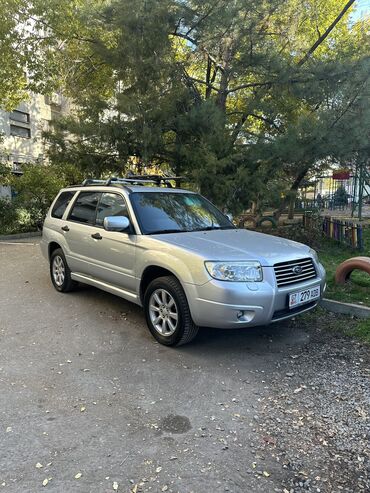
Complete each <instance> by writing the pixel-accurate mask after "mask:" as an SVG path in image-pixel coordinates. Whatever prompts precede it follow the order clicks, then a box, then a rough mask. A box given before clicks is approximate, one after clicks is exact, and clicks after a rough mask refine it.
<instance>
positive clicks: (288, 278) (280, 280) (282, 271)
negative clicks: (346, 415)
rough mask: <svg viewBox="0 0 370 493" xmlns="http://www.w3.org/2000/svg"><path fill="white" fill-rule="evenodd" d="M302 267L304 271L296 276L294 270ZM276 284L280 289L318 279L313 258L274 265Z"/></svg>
mask: <svg viewBox="0 0 370 493" xmlns="http://www.w3.org/2000/svg"><path fill="white" fill-rule="evenodd" d="M295 267H300V268H301V269H302V270H301V272H299V273H298V274H296V273H295V272H294V271H293V269H294V268H295ZM274 271H275V277H276V282H277V285H278V287H279V288H281V287H282V286H288V285H289V284H297V283H298V282H302V281H308V280H309V279H313V278H314V277H316V269H315V266H314V264H313V262H312V259H311V258H302V259H299V260H289V261H288V262H279V263H278V264H275V265H274Z"/></svg>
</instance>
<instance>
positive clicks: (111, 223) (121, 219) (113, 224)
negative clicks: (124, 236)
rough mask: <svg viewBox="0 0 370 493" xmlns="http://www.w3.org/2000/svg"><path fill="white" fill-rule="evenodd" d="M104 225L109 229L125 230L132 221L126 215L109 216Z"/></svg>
mask: <svg viewBox="0 0 370 493" xmlns="http://www.w3.org/2000/svg"><path fill="white" fill-rule="evenodd" d="M103 226H104V229H105V230H107V231H125V230H126V229H127V228H128V227H129V226H130V221H129V220H128V219H127V217H126V216H107V217H105V218H104V222H103Z"/></svg>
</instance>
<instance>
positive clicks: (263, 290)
mask: <svg viewBox="0 0 370 493" xmlns="http://www.w3.org/2000/svg"><path fill="white" fill-rule="evenodd" d="M316 271H317V277H316V278H314V279H310V280H309V281H305V282H300V283H297V284H294V285H290V286H287V287H283V288H278V287H277V285H276V280H275V274H274V270H273V268H272V267H271V268H270V267H266V268H264V280H263V281H262V282H256V283H241V282H226V281H217V280H214V279H212V280H210V281H208V282H207V283H206V284H203V285H202V286H196V285H190V284H188V285H186V287H185V291H186V294H187V298H188V302H189V307H190V311H191V314H192V318H193V320H194V322H195V323H196V324H197V325H199V326H203V327H215V328H225V329H232V328H239V327H240V328H243V327H253V326H257V325H267V324H270V323H272V322H277V321H279V320H285V319H289V318H291V317H294V316H295V315H297V314H299V313H304V312H306V311H308V310H311V309H312V308H314V307H315V306H316V305H317V303H318V302H319V300H315V301H311V302H310V303H307V304H303V305H300V306H299V307H297V308H295V309H293V310H289V307H288V297H289V293H292V292H295V291H299V290H303V289H306V288H311V287H314V286H317V285H320V287H321V295H323V293H324V291H325V287H326V283H325V270H324V268H323V266H322V265H321V264H316Z"/></svg>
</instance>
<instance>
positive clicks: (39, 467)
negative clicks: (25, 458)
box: [36, 462, 44, 469]
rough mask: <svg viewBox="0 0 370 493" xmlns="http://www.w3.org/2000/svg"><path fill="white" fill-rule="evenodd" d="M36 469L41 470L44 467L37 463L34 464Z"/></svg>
mask: <svg viewBox="0 0 370 493" xmlns="http://www.w3.org/2000/svg"><path fill="white" fill-rule="evenodd" d="M36 467H37V469H41V468H42V467H44V466H43V465H42V464H40V462H38V463H37V464H36Z"/></svg>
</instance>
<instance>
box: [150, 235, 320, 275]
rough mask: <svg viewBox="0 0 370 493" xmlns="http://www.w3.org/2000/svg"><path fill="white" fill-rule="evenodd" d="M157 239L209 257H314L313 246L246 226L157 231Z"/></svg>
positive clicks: (267, 261) (269, 261) (265, 261)
mask: <svg viewBox="0 0 370 493" xmlns="http://www.w3.org/2000/svg"><path fill="white" fill-rule="evenodd" d="M153 237H155V238H156V239H157V240H161V241H164V242H165V243H167V244H171V245H176V246H179V247H181V248H183V249H185V250H188V251H193V252H195V253H197V254H198V255H201V256H202V257H204V259H205V260H229V261H230V260H258V261H259V262H261V264H262V265H263V266H272V265H273V264H275V263H277V262H284V261H287V260H296V259H299V258H304V257H310V256H311V255H310V254H309V247H308V246H306V245H303V244H302V243H297V242H295V241H291V240H286V239H285V238H280V237H278V236H271V235H267V234H263V233H257V232H255V231H248V230H245V229H228V230H212V231H194V232H189V233H170V234H161V235H153Z"/></svg>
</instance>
